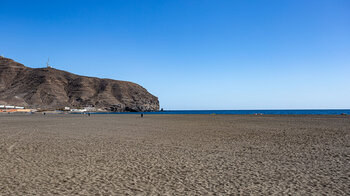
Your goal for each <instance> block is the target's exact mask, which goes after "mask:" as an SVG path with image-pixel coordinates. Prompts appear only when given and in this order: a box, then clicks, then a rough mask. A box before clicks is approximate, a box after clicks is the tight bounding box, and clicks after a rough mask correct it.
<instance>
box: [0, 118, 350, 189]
mask: <svg viewBox="0 0 350 196" xmlns="http://www.w3.org/2000/svg"><path fill="white" fill-rule="evenodd" d="M349 135H350V118H349V116H320V115H315V116H312V115H310V116H302V115H300V116H298V115H296V116H288V115H285V116H282V115H281V116H278V115H271V116H250V115H145V116H144V117H143V118H141V117H140V116H139V115H133V114H130V115H129V114H127V115H91V116H90V117H88V116H87V115H45V116H44V115H38V114H35V115H14V114H10V115H8V114H1V115H0V195H54V194H59V195H73V194H77V195H127V194H129V195H136V194H139V195H158V194H159V195H211V194H217V195H229V194H242V195H271V194H277V195H288V194H291V195H309V194H312V193H313V194H314V195H322V194H323V195H350V188H349V187H350V136H349Z"/></svg>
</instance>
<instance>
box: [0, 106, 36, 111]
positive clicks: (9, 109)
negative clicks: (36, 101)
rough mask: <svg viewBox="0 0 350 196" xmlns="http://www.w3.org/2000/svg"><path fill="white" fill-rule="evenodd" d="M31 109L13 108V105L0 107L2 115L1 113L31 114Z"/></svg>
mask: <svg viewBox="0 0 350 196" xmlns="http://www.w3.org/2000/svg"><path fill="white" fill-rule="evenodd" d="M31 111H32V110H30V109H25V108H24V107H21V106H13V105H0V113H1V112H7V113H8V112H11V113H12V112H31Z"/></svg>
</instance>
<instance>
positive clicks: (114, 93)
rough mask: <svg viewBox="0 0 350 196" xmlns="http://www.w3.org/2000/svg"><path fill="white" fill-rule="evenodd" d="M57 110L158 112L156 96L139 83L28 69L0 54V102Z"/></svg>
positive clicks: (55, 70) (57, 71) (44, 69)
mask: <svg viewBox="0 0 350 196" xmlns="http://www.w3.org/2000/svg"><path fill="white" fill-rule="evenodd" d="M4 104H5V105H17V106H25V107H28V108H42V109H57V108H62V107H65V106H68V107H85V106H94V107H96V108H103V109H109V110H112V111H158V110H159V101H158V98H157V97H155V96H153V95H152V94H150V93H149V92H148V91H147V90H146V89H144V88H143V87H141V86H140V85H138V84H135V83H132V82H126V81H118V80H110V79H99V78H93V77H85V76H78V75H75V74H72V73H69V72H65V71H61V70H57V69H54V68H37V69H33V68H29V67H26V66H24V65H22V64H20V63H17V62H15V61H13V60H12V59H8V58H4V57H0V105H4Z"/></svg>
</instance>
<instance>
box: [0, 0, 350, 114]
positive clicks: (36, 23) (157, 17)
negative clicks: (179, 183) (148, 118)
mask: <svg viewBox="0 0 350 196" xmlns="http://www.w3.org/2000/svg"><path fill="white" fill-rule="evenodd" d="M0 3H1V4H0V39H1V42H0V54H3V55H4V56H6V57H9V58H13V59H15V60H17V61H19V62H21V63H23V64H25V65H27V66H30V67H42V66H43V65H44V64H45V62H46V60H47V58H48V57H50V59H51V64H52V65H53V66H54V67H55V68H57V69H62V70H67V71H70V72H73V73H76V74H81V75H88V76H96V77H103V78H112V79H118V80H127V81H132V82H135V83H138V84H140V85H142V86H144V87H145V88H146V89H148V90H149V91H150V92H151V93H152V94H154V95H156V96H158V97H159V99H160V104H161V107H164V108H165V109H296V108H300V109H303V108H308V109H312V108H350V1H348V0H344V1H338V0H328V1H324V0H314V1H308V0H289V1H287V0H286V1H282V0H265V1H264V0H259V1H258V0H227V1H224V0H218V1H214V0H210V1H209V0H198V1H194V0H193V1H192V0H179V1H170V0H163V1H160V0H159V1H152V0H149V1H146V0H145V1H136V0H135V1H129V0H120V1H117V0H114V1H103V0H101V1H97V0H96V1H90V0H81V1H79V0H74V1H67V0H66V1H65V0H60V1H58V0H57V1H54V0H50V1H35V0H33V1H24V0H23V1H16V0H0Z"/></svg>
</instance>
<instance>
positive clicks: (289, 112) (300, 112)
mask: <svg viewBox="0 0 350 196" xmlns="http://www.w3.org/2000/svg"><path fill="white" fill-rule="evenodd" d="M141 113H144V114H282V115H283V114H286V115H303V114H304V115H305V114H313V115H340V114H347V115H350V109H341V110H339V109H336V110H320V109H319V110H164V111H163V112H160V111H159V112H97V113H95V114H141Z"/></svg>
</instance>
